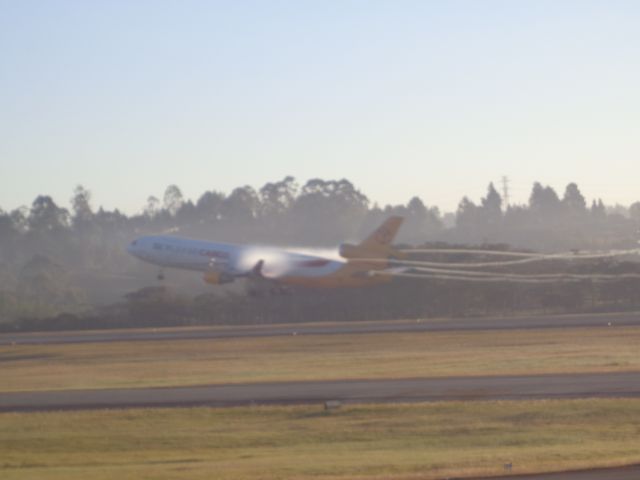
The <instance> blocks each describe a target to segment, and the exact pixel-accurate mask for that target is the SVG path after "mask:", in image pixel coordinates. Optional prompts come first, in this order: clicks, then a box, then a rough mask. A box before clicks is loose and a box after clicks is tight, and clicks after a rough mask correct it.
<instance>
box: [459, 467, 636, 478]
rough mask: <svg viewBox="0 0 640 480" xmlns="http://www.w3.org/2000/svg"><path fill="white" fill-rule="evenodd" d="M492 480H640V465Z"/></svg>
mask: <svg viewBox="0 0 640 480" xmlns="http://www.w3.org/2000/svg"><path fill="white" fill-rule="evenodd" d="M514 469H515V466H514ZM491 478H492V479H494V480H497V479H500V480H639V479H640V465H631V466H629V467H622V468H602V469H594V470H583V471H575V472H559V473H548V474H543V475H509V476H505V477H491ZM451 480H454V479H451ZM466 480H470V479H466ZM477 480H489V479H477Z"/></svg>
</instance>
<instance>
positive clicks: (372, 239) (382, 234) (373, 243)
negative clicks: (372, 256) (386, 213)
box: [358, 216, 404, 251]
mask: <svg viewBox="0 0 640 480" xmlns="http://www.w3.org/2000/svg"><path fill="white" fill-rule="evenodd" d="M403 220H404V218H403V217H399V216H393V217H389V218H387V219H386V220H385V222H384V223H383V224H382V225H380V226H379V227H378V228H377V229H376V231H375V232H373V233H372V234H371V235H369V236H368V237H367V238H366V239H365V240H364V241H363V242H362V243H360V245H358V247H361V248H362V249H364V250H370V251H376V250H386V249H388V248H389V247H390V246H391V243H392V242H393V239H394V238H396V235H397V234H398V230H400V226H401V225H402V221H403Z"/></svg>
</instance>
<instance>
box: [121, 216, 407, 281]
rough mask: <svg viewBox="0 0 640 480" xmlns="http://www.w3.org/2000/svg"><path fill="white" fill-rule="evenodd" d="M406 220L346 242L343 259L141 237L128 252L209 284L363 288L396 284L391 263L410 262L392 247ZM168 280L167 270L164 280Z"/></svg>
mask: <svg viewBox="0 0 640 480" xmlns="http://www.w3.org/2000/svg"><path fill="white" fill-rule="evenodd" d="M403 220H404V219H403V218H402V217H399V216H392V217H389V218H388V219H387V220H385V222H384V223H383V224H382V225H380V227H378V228H377V229H376V230H375V231H374V232H373V233H372V234H371V235H370V236H369V237H367V238H366V239H365V240H364V241H362V242H361V243H359V244H358V245H352V244H348V243H343V244H342V245H340V247H339V250H338V253H339V257H337V258H327V257H325V256H321V255H315V254H311V253H300V252H296V251H291V250H283V249H278V248H275V247H262V246H255V245H235V244H227V243H213V242H207V241H202V240H191V239H187V238H181V237H175V236H165V235H162V236H145V237H140V238H138V239H136V240H134V241H133V242H131V244H130V245H129V246H128V248H127V251H128V252H129V253H130V254H131V255H133V256H135V257H137V258H139V259H140V260H144V261H145V262H149V263H152V264H154V265H157V266H159V267H161V269H162V268H175V269H184V270H194V271H199V272H202V273H203V280H204V281H205V282H206V283H208V284H212V285H221V284H226V283H231V282H233V281H235V280H237V279H240V278H248V279H250V280H253V281H264V282H273V283H275V284H277V285H281V286H294V285H295V286H303V287H316V288H337V287H363V286H369V285H376V284H380V283H385V282H388V281H390V279H391V278H392V275H389V274H386V275H385V273H392V272H393V271H394V270H397V269H393V268H390V265H389V260H392V259H395V258H405V254H403V253H402V252H399V251H397V250H394V249H393V248H392V247H391V242H392V241H393V239H394V238H395V236H396V234H397V233H398V230H399V229H400V226H401V225H402V221H403ZM163 278H164V274H163V273H162V270H161V273H160V274H159V275H158V279H159V280H162V279H163Z"/></svg>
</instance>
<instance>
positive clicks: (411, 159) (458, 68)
mask: <svg viewBox="0 0 640 480" xmlns="http://www.w3.org/2000/svg"><path fill="white" fill-rule="evenodd" d="M639 25H640V2H637V1H611V0H602V1H588V0H576V1H568V0H567V1H562V0H551V1H544V0H531V1H522V0H521V1H510V0H506V1H481V0H472V1H451V0H447V1H444V0H442V1H439V2H435V1H432V2H429V1H424V0H421V1H396V0H393V1H392V0H389V1H371V0H368V1H345V0H339V1H338V0H336V1H333V2H329V1H326V0H321V1H305V0H295V1H288V2H285V1H260V2H252V1H244V0H238V1H236V0H228V1H219V2H214V1H201V2H195V1H129V0H127V1H103V2H88V1H84V0H82V1H74V2H71V1H53V0H51V1H46V0H41V1H37V2H34V1H25V0H20V1H13V0H0V207H1V208H3V209H5V210H8V209H12V208H15V207H17V206H18V205H23V204H24V205H29V204H30V203H31V201H32V200H33V199H34V198H35V196H36V195H38V194H41V193H47V194H50V195H52V196H53V197H54V198H55V199H56V200H57V201H58V202H59V203H61V204H63V205H67V204H68V199H69V198H70V197H71V194H72V191H73V188H74V187H75V186H76V185H77V184H82V185H84V186H85V187H87V188H88V189H90V190H91V191H92V192H93V197H94V204H95V205H96V206H98V205H104V206H105V207H106V208H114V207H118V208H120V209H122V210H124V211H126V212H134V211H138V210H141V209H142V207H143V205H144V204H145V201H146V198H147V196H149V195H151V194H153V195H156V196H158V197H161V196H162V193H163V191H164V189H165V187H166V186H167V185H169V184H171V183H175V184H177V185H179V186H180V187H181V188H182V190H183V192H184V193H185V195H186V196H187V197H192V198H195V197H197V196H198V195H200V194H201V193H202V192H203V191H205V190H211V189H215V190H221V191H225V192H229V191H230V190H231V189H232V188H233V187H235V186H240V185H245V184H249V185H252V186H254V187H260V186H261V185H263V184H264V183H265V182H267V181H274V180H279V179H281V178H282V177H284V176H285V175H293V176H295V177H296V178H297V179H298V180H299V181H301V182H304V181H306V180H307V179H308V178H311V177H322V178H326V179H337V178H343V177H346V178H348V179H350V180H352V181H353V182H354V183H355V184H356V185H357V186H358V187H359V188H361V190H362V191H363V192H364V193H366V194H367V195H368V196H369V198H371V199H372V200H374V201H378V202H379V203H383V204H384V203H389V202H392V203H400V202H406V201H407V200H408V199H409V198H410V197H411V196H413V195H419V196H420V197H422V198H423V200H424V201H425V202H426V203H427V204H430V205H433V204H435V205H439V206H440V207H441V208H442V209H444V210H451V209H454V208H455V206H456V205H457V203H458V201H459V200H460V198H461V197H462V196H463V195H465V194H468V195H470V196H471V198H472V199H474V200H477V199H478V198H479V197H480V196H481V195H482V194H483V193H484V191H485V189H486V185H487V184H488V182H489V181H491V180H494V181H498V180H499V179H500V177H501V176H502V175H507V176H509V178H510V179H511V180H512V182H511V188H512V195H513V197H514V199H515V200H516V201H525V200H526V198H527V197H528V194H529V191H530V188H531V184H532V182H533V181H535V180H540V181H541V182H543V183H548V184H551V185H552V186H554V187H556V188H557V189H558V190H560V191H562V190H563V189H564V185H565V184H566V183H567V182H569V181H576V182H578V184H579V185H580V186H581V188H582V190H583V193H585V195H586V196H587V197H589V198H592V197H594V196H601V197H603V198H604V199H605V201H607V202H608V203H616V202H621V203H626V204H628V203H631V202H632V201H636V200H640V188H639V187H638V185H639V179H638V177H639V174H640V166H639V160H640V28H639Z"/></svg>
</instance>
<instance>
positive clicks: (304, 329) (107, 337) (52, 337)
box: [0, 312, 640, 346]
mask: <svg viewBox="0 0 640 480" xmlns="http://www.w3.org/2000/svg"><path fill="white" fill-rule="evenodd" d="M621 326H640V312H632V313H608V314H575V315H545V316H519V317H464V318H452V319H422V320H394V321H375V322H344V323H307V324H305V323H297V324H283V325H258V326H253V325H252V326H237V327H236V326H232V327H196V328H147V329H135V330H134V329H132V330H126V329H125V330H94V331H91V330H83V331H71V332H51V333H49V332H36V333H4V334H0V346H2V345H49V344H66V343H93V342H127V341H154V340H194V339H213V338H240V337H274V336H284V335H345V334H364V333H401V332H445V331H465V330H466V331H480V330H513V329H546V328H584V327H603V328H604V327H621Z"/></svg>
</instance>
